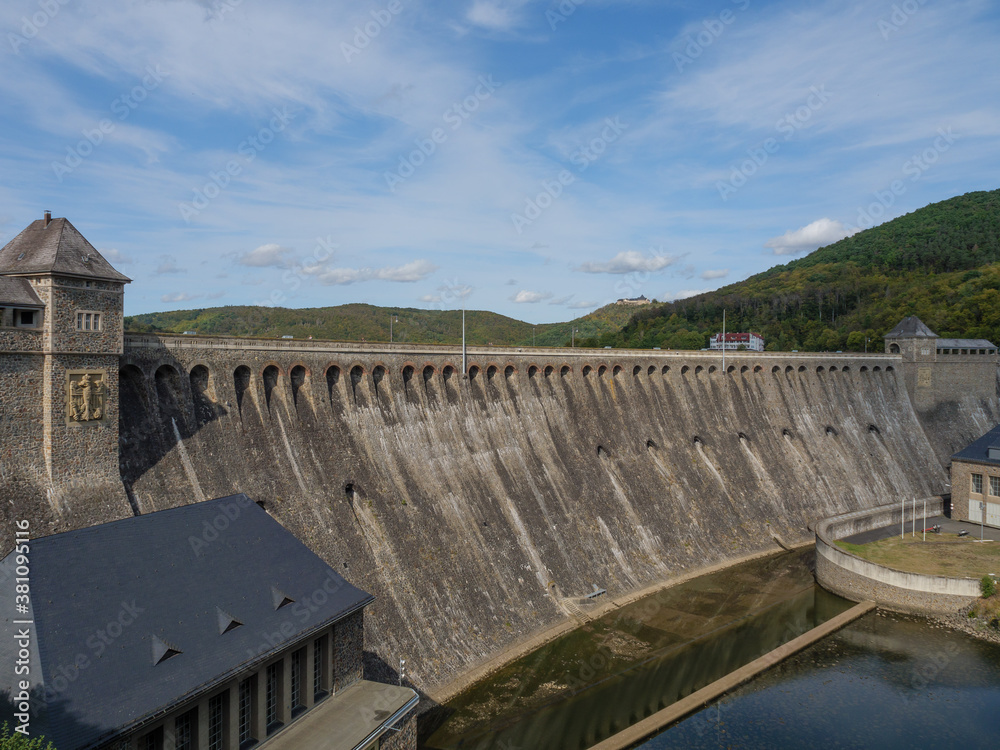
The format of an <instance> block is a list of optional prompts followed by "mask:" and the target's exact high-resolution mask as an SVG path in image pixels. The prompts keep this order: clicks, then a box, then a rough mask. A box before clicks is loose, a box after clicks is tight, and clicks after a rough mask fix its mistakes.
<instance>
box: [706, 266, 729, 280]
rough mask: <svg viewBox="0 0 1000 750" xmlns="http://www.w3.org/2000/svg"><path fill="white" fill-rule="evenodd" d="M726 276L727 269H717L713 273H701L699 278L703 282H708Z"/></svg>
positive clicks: (727, 273)
mask: <svg viewBox="0 0 1000 750" xmlns="http://www.w3.org/2000/svg"><path fill="white" fill-rule="evenodd" d="M728 275H729V269H728V268H719V269H716V270H714V271H711V270H709V271H702V272H701V278H703V279H705V281H710V280H712V279H724V278H726V277H727V276H728Z"/></svg>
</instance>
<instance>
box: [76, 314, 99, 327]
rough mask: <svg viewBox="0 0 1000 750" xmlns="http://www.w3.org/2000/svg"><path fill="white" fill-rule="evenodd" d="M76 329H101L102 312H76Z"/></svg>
mask: <svg viewBox="0 0 1000 750" xmlns="http://www.w3.org/2000/svg"><path fill="white" fill-rule="evenodd" d="M76 330H78V331H99V330H101V314H100V313H99V312H78V313H77V314H76Z"/></svg>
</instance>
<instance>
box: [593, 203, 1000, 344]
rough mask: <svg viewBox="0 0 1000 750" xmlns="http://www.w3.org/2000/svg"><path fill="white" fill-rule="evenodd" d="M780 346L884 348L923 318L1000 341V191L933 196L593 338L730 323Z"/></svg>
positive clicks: (950, 331)
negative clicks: (885, 340) (892, 334)
mask: <svg viewBox="0 0 1000 750" xmlns="http://www.w3.org/2000/svg"><path fill="white" fill-rule="evenodd" d="M723 308H725V310H726V328H727V330H729V331H747V330H752V331H756V332H758V333H760V334H762V335H763V336H764V338H765V340H766V341H767V348H768V349H777V350H784V351H787V350H791V349H800V350H802V351H836V350H844V351H848V350H853V351H861V350H863V349H864V348H865V340H866V339H870V342H869V343H868V349H869V351H871V350H873V349H874V350H876V351H881V349H882V336H883V334H885V333H886V332H887V331H889V330H890V329H892V328H893V326H895V325H896V324H897V323H898V322H899V321H900V320H901V319H902V318H904V317H905V316H907V315H917V316H919V317H920V319H921V320H923V321H924V323H926V324H927V325H928V326H930V328H931V329H932V330H934V331H935V332H936V333H938V334H939V335H941V336H946V337H963V338H964V337H969V338H980V337H981V338H987V339H990V340H991V341H994V342H998V341H1000V190H993V191H989V192H976V193H967V194H966V195H962V196H959V197H957V198H952V199H950V200H946V201H942V202H940V203H933V204H931V205H929V206H926V207H924V208H921V209H919V210H917V211H914V212H913V213H910V214H907V215H905V216H901V217H899V218H897V219H893V220H892V221H889V222H886V223H885V224H882V225H881V226H878V227H874V228H872V229H868V230H865V231H863V232H860V233H858V234H855V235H854V236H852V237H848V238H846V239H843V240H841V241H840V242H837V243H835V244H833V245H829V246H827V247H823V248H820V249H819V250H816V251H815V252H813V253H810V254H809V255H807V256H806V257H804V258H801V259H799V260H795V261H792V262H790V263H787V264H785V265H779V266H775V267H774V268H771V269H769V270H767V271H765V272H763V273H760V274H757V275H756V276H751V277H750V278H749V279H747V280H746V281H742V282H739V283H736V284H731V285H729V286H726V287H723V288H722V289H719V290H717V291H715V292H709V293H707V294H702V295H699V296H697V297H691V298H690V299H686V300H680V301H677V302H673V303H669V304H663V305H655V306H651V307H650V308H646V309H642V310H639V311H637V312H636V313H635V315H634V316H633V318H632V320H631V321H630V322H629V323H628V324H627V325H626V326H625V327H624V328H623V329H622V330H621V331H619V332H617V333H613V334H605V335H603V336H598V337H595V338H594V339H593V340H588V341H585V342H583V343H584V344H585V345H591V346H604V345H612V346H627V347H638V348H649V347H653V346H660V347H663V348H668V347H670V348H675V349H698V348H701V347H704V346H707V345H708V343H707V342H708V336H709V335H711V334H712V333H715V332H716V331H719V330H721V329H722V311H723Z"/></svg>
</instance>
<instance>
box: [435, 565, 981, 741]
mask: <svg viewBox="0 0 1000 750" xmlns="http://www.w3.org/2000/svg"><path fill="white" fill-rule="evenodd" d="M813 560H814V557H813V551H812V550H811V549H810V550H805V551H799V552H792V553H786V554H780V555H775V556H773V557H769V558H765V559H761V560H755V561H752V562H749V563H744V564H741V565H738V566H734V567H732V568H728V569H726V570H723V571H720V572H717V573H713V574H710V575H706V576H702V577H700V578H696V579H693V580H691V581H688V582H686V583H683V584H679V585H677V586H674V587H672V588H670V589H666V590H664V591H661V592H659V593H657V594H653V595H651V596H649V597H646V598H645V599H642V600H640V601H638V602H636V603H634V604H631V605H628V606H624V607H621V608H620V609H617V610H615V611H613V612H612V613H610V614H608V615H606V616H604V617H602V618H600V619H597V620H593V621H591V622H588V623H586V624H585V625H583V626H582V627H581V628H579V629H577V630H575V631H573V632H571V633H567V634H566V635H564V636H562V637H560V638H558V639H556V640H554V641H553V642H551V643H549V644H548V645H546V646H544V647H542V648H541V649H539V650H537V651H535V652H533V653H531V654H529V655H528V656H526V657H523V658H522V659H519V660H518V661H515V662H513V663H511V664H509V665H508V666H506V667H505V668H504V669H502V670H500V671H499V672H497V673H496V674H494V675H493V676H492V677H490V678H489V679H487V680H486V681H484V682H482V683H479V684H477V685H475V686H473V687H472V688H471V689H470V690H468V691H466V692H465V693H463V694H461V695H459V696H457V697H456V698H455V699H454V700H453V701H451V702H450V703H449V704H447V705H446V706H444V707H442V708H441V709H439V710H438V711H437V713H436V715H431V716H429V717H427V719H429V721H428V720H427V719H425V721H424V724H423V730H422V735H423V736H422V738H421V746H422V747H424V748H427V750H453V749H458V748H461V749H462V750H466V749H470V750H534V749H535V748H545V749H546V750H583V749H584V748H588V747H590V746H591V745H593V744H594V743H596V742H599V741H600V740H602V739H605V738H606V737H609V736H611V735H613V734H615V733H616V732H619V731H621V730H622V729H624V728H625V727H627V726H629V725H630V724H633V723H635V722H637V721H639V720H640V719H643V718H645V717H646V716H649V715H650V714H652V713H655V712H656V711H658V710H660V709H661V708H664V707H665V706H667V705H670V704H671V703H673V702H674V701H676V700H678V699H680V698H682V697H684V696H686V695H689V694H690V693H692V692H694V691H695V690H698V689H699V688H701V687H704V686H705V685H707V684H709V683H710V682H712V681H714V680H716V679H718V678H719V677H722V676H723V675H725V674H727V673H729V672H731V671H732V670H734V669H737V668H739V667H741V666H743V665H744V664H746V663H748V662H750V661H752V660H754V659H755V658H757V657H759V656H761V655H763V654H765V653H767V652H768V651H770V650H772V649H774V648H776V647H777V646H779V645H781V644H782V643H785V642H787V641H789V640H791V639H792V638H794V637H796V636H798V635H800V634H801V633H804V632H806V631H807V630H809V629H811V628H813V627H815V626H816V625H819V624H821V623H822V622H825V621H826V620H828V619H829V618H831V617H833V616H834V615H836V614H839V613H840V612H842V611H844V610H846V609H847V608H849V607H850V606H851V603H850V602H848V601H846V600H844V599H841V598H839V597H836V596H834V595H832V594H829V593H828V592H826V591H824V590H823V589H821V588H820V587H818V586H816V585H815V583H814V581H813V575H812V563H813ZM997 716H1000V647H997V646H992V645H990V644H986V643H982V642H980V641H976V640H974V639H971V638H969V637H967V636H965V635H962V634H960V633H956V632H954V631H951V630H947V629H943V628H939V627H936V626H934V625H932V624H930V623H928V622H927V621H925V620H922V619H919V618H904V617H900V616H882V615H876V614H871V615H868V616H866V617H864V618H862V619H861V620H859V621H857V622H856V623H854V624H853V625H851V626H848V627H847V628H845V629H844V630H842V631H840V632H839V633H837V634H835V635H834V636H831V637H830V638H827V639H826V640H824V641H823V642H821V643H819V644H816V645H815V646H813V647H811V648H809V649H807V650H806V651H803V652H802V653H801V654H799V655H798V656H796V657H793V658H792V659H790V660H789V661H787V662H784V663H782V664H780V665H778V666H776V667H775V668H773V669H772V670H770V671H769V672H765V673H764V674H763V675H762V676H761V677H758V678H757V679H755V680H754V681H752V682H751V683H748V684H747V685H745V686H744V687H743V688H741V689H739V690H737V691H735V692H733V693H731V694H729V695H727V696H725V697H723V698H722V699H721V700H720V701H718V702H717V703H715V704H713V705H711V706H709V707H708V708H706V709H705V710H703V711H701V712H700V713H698V714H695V715H693V716H691V717H690V718H688V719H687V720H685V721H682V722H680V723H678V724H676V725H674V726H673V727H671V728H669V729H667V730H666V731H664V732H663V733H662V734H661V735H659V736H658V737H655V738H653V739H651V740H649V741H647V742H646V743H645V744H644V745H643V747H644V748H647V750H660V749H661V748H698V747H704V748H709V747H711V748H717V747H726V748H730V747H732V748H736V747H760V748H766V747H806V746H819V745H822V746H824V747H827V748H841V747H844V748H847V747H851V748H853V747H858V748H860V747H880V748H894V747H900V748H902V747H906V748H917V747H932V746H933V747H936V748H940V747H956V746H958V747H997V746H998V743H997V741H996V739H995V737H996V734H995V721H996V717H997ZM991 722H992V724H991ZM428 735H429V736H428Z"/></svg>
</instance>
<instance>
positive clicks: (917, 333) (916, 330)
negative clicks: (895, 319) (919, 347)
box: [885, 315, 937, 339]
mask: <svg viewBox="0 0 1000 750" xmlns="http://www.w3.org/2000/svg"><path fill="white" fill-rule="evenodd" d="M885 338H887V339H913V338H918V339H921V338H937V334H936V333H934V331H932V330H931V329H930V328H928V327H927V326H926V325H924V323H923V321H922V320H920V318H918V317H917V316H916V315H910V316H908V317H906V318H903V319H902V320H901V321H899V324H898V325H897V326H896V327H895V328H893V329H892V330H891V331H889V333H887V334H886V335H885Z"/></svg>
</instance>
